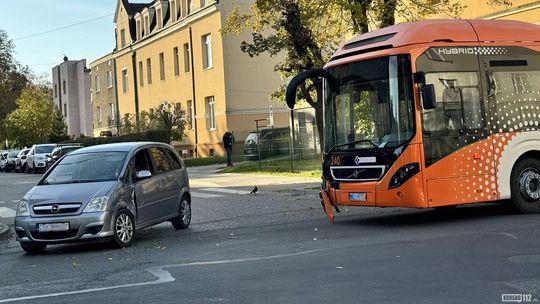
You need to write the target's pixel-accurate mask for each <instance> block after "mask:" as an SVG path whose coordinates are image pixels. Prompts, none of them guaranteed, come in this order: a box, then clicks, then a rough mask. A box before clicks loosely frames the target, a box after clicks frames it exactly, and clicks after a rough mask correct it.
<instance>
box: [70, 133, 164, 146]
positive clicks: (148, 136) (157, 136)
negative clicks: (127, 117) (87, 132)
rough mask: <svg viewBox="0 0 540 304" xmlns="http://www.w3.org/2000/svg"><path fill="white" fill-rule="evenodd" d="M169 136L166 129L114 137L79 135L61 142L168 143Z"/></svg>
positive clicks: (87, 143)
mask: <svg viewBox="0 0 540 304" xmlns="http://www.w3.org/2000/svg"><path fill="white" fill-rule="evenodd" d="M169 138H170V135H169V131H167V130H151V131H146V132H140V133H131V134H125V135H121V136H115V137H80V138H77V139H75V140H69V141H64V142H63V143H81V144H82V145H83V146H85V147H89V146H95V145H103V144H112V143H119V142H133V141H154V142H162V143H166V144H168V143H169Z"/></svg>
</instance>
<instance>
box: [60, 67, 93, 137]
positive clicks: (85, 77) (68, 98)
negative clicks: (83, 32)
mask: <svg viewBox="0 0 540 304" xmlns="http://www.w3.org/2000/svg"><path fill="white" fill-rule="evenodd" d="M66 59H67V58H66ZM52 76H53V77H52V78H53V91H54V92H53V101H54V104H55V105H56V106H57V107H58V108H59V109H60V112H62V115H63V116H64V120H65V122H66V125H67V127H68V134H69V135H70V136H73V137H79V136H80V135H81V134H84V135H85V136H92V108H91V104H90V85H91V83H90V70H89V69H88V68H87V67H86V60H85V59H83V60H65V61H64V62H62V63H61V64H60V65H58V66H56V67H54V68H53V69H52Z"/></svg>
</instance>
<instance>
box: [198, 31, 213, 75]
mask: <svg viewBox="0 0 540 304" xmlns="http://www.w3.org/2000/svg"><path fill="white" fill-rule="evenodd" d="M201 39H202V50H203V68H204V69H209V68H211V67H213V66H214V65H213V62H212V35H210V34H208V35H204V36H202V38H201Z"/></svg>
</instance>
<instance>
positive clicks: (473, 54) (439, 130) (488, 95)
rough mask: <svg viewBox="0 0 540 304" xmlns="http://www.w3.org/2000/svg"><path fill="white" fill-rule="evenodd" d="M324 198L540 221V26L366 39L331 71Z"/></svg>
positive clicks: (319, 74)
mask: <svg viewBox="0 0 540 304" xmlns="http://www.w3.org/2000/svg"><path fill="white" fill-rule="evenodd" d="M315 78H322V79H323V83H324V89H323V95H324V96H323V98H322V102H323V106H324V107H323V108H324V109H323V112H324V122H323V126H324V139H323V142H324V144H323V145H324V154H323V176H322V179H323V182H322V185H321V188H322V191H321V197H322V202H323V206H324V209H325V212H326V214H327V216H328V218H329V219H330V221H331V222H333V220H334V214H333V209H335V210H336V211H337V212H339V208H338V206H339V205H346V206H378V207H414V208H434V207H435V208H437V207H446V206H455V205H460V204H469V203H477V202H491V201H497V200H501V199H510V198H511V199H512V201H513V203H514V204H515V206H516V207H517V209H518V210H520V211H521V212H524V213H538V212H540V126H539V123H540V26H537V25H533V24H528V23H523V22H518V21H506V20H505V21H502V20H498V21H491V20H490V21H480V20H429V21H419V22H412V23H404V24H399V25H395V26H391V27H388V28H384V29H381V30H377V31H373V32H370V33H367V34H364V35H360V36H358V37H356V38H354V39H352V40H351V41H349V42H347V43H345V44H344V45H343V46H342V47H341V48H340V49H339V50H338V51H336V53H335V54H334V55H333V56H332V58H331V59H330V61H329V62H328V64H327V65H326V66H325V67H324V69H318V70H309V71H305V72H303V73H300V74H299V75H297V76H296V77H294V78H293V79H292V80H291V82H290V83H289V85H288V88H287V92H286V100H287V104H288V106H289V107H290V108H293V107H294V104H295V99H296V89H297V87H298V86H299V85H301V84H302V83H303V82H304V81H306V80H307V79H315Z"/></svg>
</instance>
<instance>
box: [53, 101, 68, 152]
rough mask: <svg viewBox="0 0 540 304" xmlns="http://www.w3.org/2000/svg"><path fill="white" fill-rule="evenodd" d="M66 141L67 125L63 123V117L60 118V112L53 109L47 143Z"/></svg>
mask: <svg viewBox="0 0 540 304" xmlns="http://www.w3.org/2000/svg"><path fill="white" fill-rule="evenodd" d="M68 139H69V135H68V134H67V125H66V123H65V121H64V117H63V116H62V113H60V111H59V110H58V109H57V108H56V107H54V111H53V116H52V126H51V134H50V136H49V141H50V142H53V143H58V142H62V141H65V140H68Z"/></svg>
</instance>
